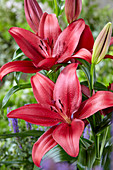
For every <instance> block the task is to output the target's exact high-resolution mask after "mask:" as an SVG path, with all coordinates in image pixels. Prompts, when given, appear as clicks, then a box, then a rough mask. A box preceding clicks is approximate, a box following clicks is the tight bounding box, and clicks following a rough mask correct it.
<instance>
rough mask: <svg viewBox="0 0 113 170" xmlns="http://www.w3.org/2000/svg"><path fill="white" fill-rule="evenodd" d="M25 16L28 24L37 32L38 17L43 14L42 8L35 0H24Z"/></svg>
mask: <svg viewBox="0 0 113 170" xmlns="http://www.w3.org/2000/svg"><path fill="white" fill-rule="evenodd" d="M24 9H25V16H26V19H27V22H28V24H29V26H30V27H31V28H32V30H33V31H34V32H35V33H37V31H38V26H39V23H40V18H41V16H42V14H43V12H42V9H41V8H40V6H39V5H38V3H37V1H36V0H24Z"/></svg>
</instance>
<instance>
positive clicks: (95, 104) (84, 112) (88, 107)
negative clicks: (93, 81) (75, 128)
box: [74, 91, 113, 119]
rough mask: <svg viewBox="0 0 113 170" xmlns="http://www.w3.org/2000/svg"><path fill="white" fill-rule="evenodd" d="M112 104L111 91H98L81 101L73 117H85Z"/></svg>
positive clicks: (112, 96) (112, 95)
mask: <svg viewBox="0 0 113 170" xmlns="http://www.w3.org/2000/svg"><path fill="white" fill-rule="evenodd" d="M112 106H113V93H112V92H109V91H98V92H97V93H96V94H94V95H93V96H92V97H90V98H89V99H88V100H86V101H84V102H82V104H81V106H80V109H79V110H78V111H77V112H76V113H75V114H74V117H75V118H79V119H85V118H88V117H89V116H91V115H93V114H94V113H96V112H98V111H99V110H102V109H105V108H109V107H112Z"/></svg>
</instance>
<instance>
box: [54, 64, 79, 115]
mask: <svg viewBox="0 0 113 170" xmlns="http://www.w3.org/2000/svg"><path fill="white" fill-rule="evenodd" d="M77 66H78V64H76V63H73V64H69V65H68V66H66V67H65V68H64V69H63V71H62V72H61V73H60V75H59V77H58V79H57V81H56V84H55V87H54V91H53V99H54V101H55V104H56V106H57V108H61V110H62V111H63V114H64V116H65V115H67V116H68V117H69V118H70V117H71V114H72V113H73V112H75V111H77V110H78V108H79V106H80V104H81V99H82V93H81V86H80V83H79V80H78V77H77V75H76V69H77Z"/></svg>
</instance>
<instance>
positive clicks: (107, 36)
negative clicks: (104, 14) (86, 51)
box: [92, 22, 112, 64]
mask: <svg viewBox="0 0 113 170" xmlns="http://www.w3.org/2000/svg"><path fill="white" fill-rule="evenodd" d="M111 34H112V23H111V22H109V23H107V24H106V25H105V27H104V28H103V29H102V31H101V32H100V34H99V35H98V37H97V38H96V40H95V43H94V46H93V54H92V63H93V64H98V63H99V62H100V61H101V60H102V59H103V58H104V56H105V55H106V53H107V51H108V48H109V45H110V40H111Z"/></svg>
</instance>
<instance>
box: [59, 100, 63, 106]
mask: <svg viewBox="0 0 113 170" xmlns="http://www.w3.org/2000/svg"><path fill="white" fill-rule="evenodd" d="M58 101H59V103H60V105H61V106H62V107H64V106H63V104H62V103H61V100H60V99H59V100H58Z"/></svg>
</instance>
